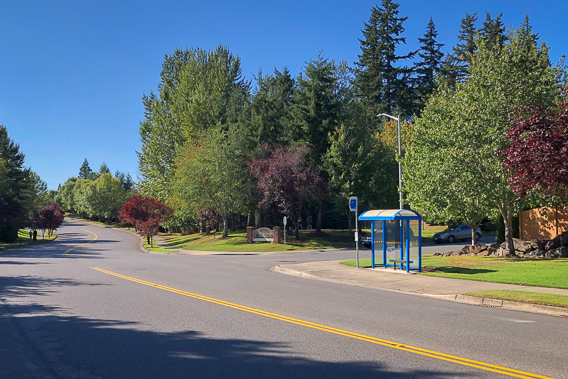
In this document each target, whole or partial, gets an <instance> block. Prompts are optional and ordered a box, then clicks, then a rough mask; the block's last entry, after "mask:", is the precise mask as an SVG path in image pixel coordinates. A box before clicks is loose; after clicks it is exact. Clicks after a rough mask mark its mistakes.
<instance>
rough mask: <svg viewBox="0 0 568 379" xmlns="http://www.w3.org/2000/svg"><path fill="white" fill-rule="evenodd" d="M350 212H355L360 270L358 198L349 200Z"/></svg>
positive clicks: (356, 245)
mask: <svg viewBox="0 0 568 379" xmlns="http://www.w3.org/2000/svg"><path fill="white" fill-rule="evenodd" d="M349 210H350V211H351V212H355V248H356V249H357V253H356V257H357V268H359V224H358V222H357V221H358V220H357V196H351V197H350V198H349Z"/></svg>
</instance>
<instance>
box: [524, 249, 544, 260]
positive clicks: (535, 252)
mask: <svg viewBox="0 0 568 379" xmlns="http://www.w3.org/2000/svg"><path fill="white" fill-rule="evenodd" d="M545 255H546V250H544V249H537V250H533V251H531V252H529V253H527V255H526V257H527V258H544V256H545Z"/></svg>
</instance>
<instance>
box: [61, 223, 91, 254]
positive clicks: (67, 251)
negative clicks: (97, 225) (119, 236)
mask: <svg viewBox="0 0 568 379" xmlns="http://www.w3.org/2000/svg"><path fill="white" fill-rule="evenodd" d="M81 230H82V231H84V232H87V233H91V234H92V235H94V236H95V238H94V239H93V240H90V241H89V242H85V243H83V244H81V245H77V246H75V247H72V248H70V249H67V250H65V252H64V253H63V255H67V254H68V253H69V252H70V251H71V250H75V249H77V248H79V247H81V246H85V245H87V244H89V243H91V242H93V241H96V240H97V239H98V238H99V236H97V235H96V234H95V233H93V232H89V231H88V230H85V229H81Z"/></svg>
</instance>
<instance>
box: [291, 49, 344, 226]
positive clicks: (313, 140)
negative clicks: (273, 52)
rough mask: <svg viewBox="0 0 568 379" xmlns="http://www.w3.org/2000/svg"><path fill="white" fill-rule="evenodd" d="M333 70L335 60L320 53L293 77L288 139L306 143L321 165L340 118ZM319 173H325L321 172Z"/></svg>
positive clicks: (315, 161)
mask: <svg viewBox="0 0 568 379" xmlns="http://www.w3.org/2000/svg"><path fill="white" fill-rule="evenodd" d="M336 73H337V70H336V66H335V63H334V62H333V61H329V60H328V59H327V58H324V57H323V56H322V53H320V54H319V55H318V57H317V59H315V60H312V61H310V62H308V64H307V66H306V67H305V69H304V72H303V73H301V74H300V76H298V79H297V80H296V82H297V86H296V93H295V97H294V105H293V107H292V117H293V119H292V121H291V131H290V135H291V140H292V141H291V142H293V143H300V144H305V145H308V146H309V147H310V148H311V151H310V157H309V158H310V160H311V161H312V162H313V163H314V164H315V165H316V166H317V167H318V168H321V166H322V161H323V156H324V154H325V153H326V152H327V150H328V149H329V147H330V140H329V136H330V134H331V132H332V131H333V130H334V129H335V127H336V126H337V124H338V120H339V118H340V105H341V104H340V101H339V97H338V96H337V92H336V90H337V79H338V78H337V75H336ZM322 176H324V177H325V176H326V173H325V172H322ZM322 217H323V200H322V199H321V198H320V199H319V204H318V217H317V221H316V233H321V222H322Z"/></svg>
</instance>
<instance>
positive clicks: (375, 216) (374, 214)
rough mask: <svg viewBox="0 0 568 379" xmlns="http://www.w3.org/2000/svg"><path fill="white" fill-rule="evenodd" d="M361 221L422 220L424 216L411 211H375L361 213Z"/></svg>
mask: <svg viewBox="0 0 568 379" xmlns="http://www.w3.org/2000/svg"><path fill="white" fill-rule="evenodd" d="M359 220H361V221H364V220H369V221H372V220H381V221H382V220H422V216H420V213H418V212H415V211H412V210H410V209H373V210H370V211H367V212H364V213H361V215H360V216H359Z"/></svg>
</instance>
